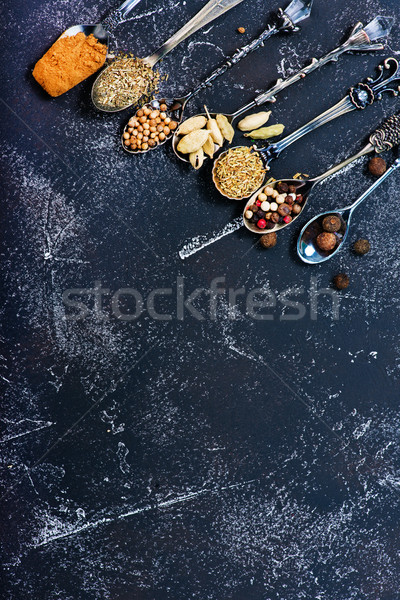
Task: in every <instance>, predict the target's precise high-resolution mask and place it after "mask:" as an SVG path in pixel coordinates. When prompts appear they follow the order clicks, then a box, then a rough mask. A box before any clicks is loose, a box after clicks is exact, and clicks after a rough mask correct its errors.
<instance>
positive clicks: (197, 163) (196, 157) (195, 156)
mask: <svg viewBox="0 0 400 600" xmlns="http://www.w3.org/2000/svg"><path fill="white" fill-rule="evenodd" d="M189 160H190V164H191V165H192V167H193V168H194V169H196V171H197V169H200V167H201V166H202V165H203V162H204V152H203V148H200V150H197V152H192V153H191V154H189Z"/></svg>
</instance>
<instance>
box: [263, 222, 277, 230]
mask: <svg viewBox="0 0 400 600" xmlns="http://www.w3.org/2000/svg"><path fill="white" fill-rule="evenodd" d="M274 227H275V223H273V222H272V221H267V224H266V225H265V229H273V228H274Z"/></svg>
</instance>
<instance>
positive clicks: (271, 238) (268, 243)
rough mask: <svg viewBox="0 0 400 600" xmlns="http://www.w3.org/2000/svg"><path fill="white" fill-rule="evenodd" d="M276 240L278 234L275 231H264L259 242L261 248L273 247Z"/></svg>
mask: <svg viewBox="0 0 400 600" xmlns="http://www.w3.org/2000/svg"><path fill="white" fill-rule="evenodd" d="M277 240H278V236H277V235H276V233H275V232H274V233H266V234H265V235H262V236H261V239H260V244H261V246H262V247H263V248H273V247H274V246H276V242H277Z"/></svg>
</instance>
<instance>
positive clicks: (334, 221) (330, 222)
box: [322, 215, 342, 233]
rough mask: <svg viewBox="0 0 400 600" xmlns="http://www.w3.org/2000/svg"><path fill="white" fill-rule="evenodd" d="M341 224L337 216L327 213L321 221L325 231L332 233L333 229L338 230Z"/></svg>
mask: <svg viewBox="0 0 400 600" xmlns="http://www.w3.org/2000/svg"><path fill="white" fill-rule="evenodd" d="M341 226H342V223H341V221H340V219H339V217H337V216H336V215H328V216H327V217H325V218H324V220H323V221H322V228H323V229H325V231H329V232H330V233H333V232H334V231H339V229H340V228H341Z"/></svg>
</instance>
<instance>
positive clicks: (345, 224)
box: [297, 158, 400, 265]
mask: <svg viewBox="0 0 400 600" xmlns="http://www.w3.org/2000/svg"><path fill="white" fill-rule="evenodd" d="M399 167H400V159H399V158H398V159H396V160H395V161H394V163H393V164H392V166H391V167H390V168H389V169H388V170H387V171H386V173H384V174H383V175H382V176H381V177H379V179H377V180H376V181H375V182H374V183H373V184H372V185H371V186H370V187H369V188H368V189H367V190H366V191H365V192H364V193H363V194H361V196H360V197H359V198H357V200H356V201H355V202H353V204H351V205H350V206H346V207H345V208H340V209H335V210H330V211H327V212H324V213H321V214H319V215H317V216H316V217H314V218H313V219H311V221H309V222H308V223H307V225H305V226H304V227H303V229H302V230H301V232H300V235H299V239H298V241H297V254H298V255H299V257H300V258H301V260H302V261H303V262H305V263H308V264H310V265H316V264H320V263H323V262H325V261H326V260H328V259H329V258H332V256H335V254H336V253H337V252H339V250H340V249H341V248H342V246H343V244H344V242H345V240H346V238H347V236H348V233H349V229H350V221H351V217H352V214H353V211H354V209H355V208H356V207H357V206H359V205H360V204H361V202H364V200H365V199H366V198H368V196H369V195H370V194H372V192H373V191H375V190H376V188H377V187H379V186H380V185H381V183H383V182H384V181H385V179H386V178H387V177H389V175H391V174H392V173H394V171H396V169H398V168H399ZM327 215H335V216H337V217H339V218H340V221H341V228H340V230H339V232H337V234H336V237H337V244H336V247H335V248H334V249H333V250H331V251H330V252H325V251H323V250H321V249H320V248H319V247H318V245H317V243H316V238H317V236H318V235H319V234H320V233H322V231H323V229H322V225H321V223H322V220H323V219H324V217H326V216H327Z"/></svg>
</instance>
